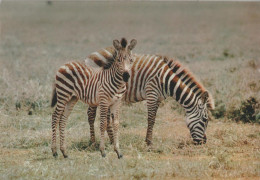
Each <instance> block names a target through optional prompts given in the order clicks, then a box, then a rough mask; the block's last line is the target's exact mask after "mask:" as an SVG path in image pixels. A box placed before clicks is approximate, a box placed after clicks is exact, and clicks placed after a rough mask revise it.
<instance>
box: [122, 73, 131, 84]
mask: <svg viewBox="0 0 260 180" xmlns="http://www.w3.org/2000/svg"><path fill="white" fill-rule="evenodd" d="M129 77H130V74H129V73H128V72H124V73H123V80H124V81H125V82H127V81H128V79H129Z"/></svg>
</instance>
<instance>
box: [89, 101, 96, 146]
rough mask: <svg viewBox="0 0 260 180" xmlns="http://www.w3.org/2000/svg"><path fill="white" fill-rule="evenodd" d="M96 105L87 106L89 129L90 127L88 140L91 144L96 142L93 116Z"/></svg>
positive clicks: (94, 115) (94, 116)
mask: <svg viewBox="0 0 260 180" xmlns="http://www.w3.org/2000/svg"><path fill="white" fill-rule="evenodd" d="M96 112H97V107H96V106H89V108H88V122H89V129H90V142H91V144H92V145H95V144H96V138H95V127H94V123H95V118H96Z"/></svg>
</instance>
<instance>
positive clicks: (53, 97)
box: [51, 87, 57, 107]
mask: <svg viewBox="0 0 260 180" xmlns="http://www.w3.org/2000/svg"><path fill="white" fill-rule="evenodd" d="M56 103H57V92H56V88H55V87H54V88H53V91H52V100H51V107H54V106H55V105H56Z"/></svg>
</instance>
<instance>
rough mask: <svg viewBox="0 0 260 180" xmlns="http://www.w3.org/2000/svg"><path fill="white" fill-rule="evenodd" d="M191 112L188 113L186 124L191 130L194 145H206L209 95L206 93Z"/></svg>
mask: <svg viewBox="0 0 260 180" xmlns="http://www.w3.org/2000/svg"><path fill="white" fill-rule="evenodd" d="M195 101H197V102H196V103H195V105H194V107H193V108H192V110H191V111H186V124H187V126H188V128H189V129H190V134H191V137H192V139H193V141H194V144H196V145H198V144H205V143H206V141H207V137H206V129H207V125H208V120H209V114H208V113H209V112H208V110H209V107H210V103H209V93H208V92H207V91H204V92H203V93H202V94H201V96H200V97H199V98H198V99H197V100H195Z"/></svg>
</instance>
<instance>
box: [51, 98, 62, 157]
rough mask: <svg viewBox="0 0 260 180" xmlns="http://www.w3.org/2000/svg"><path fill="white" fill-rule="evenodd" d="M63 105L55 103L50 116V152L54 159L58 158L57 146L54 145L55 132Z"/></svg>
mask: <svg viewBox="0 0 260 180" xmlns="http://www.w3.org/2000/svg"><path fill="white" fill-rule="evenodd" d="M64 108H65V107H64V105H63V104H62V103H60V102H59V101H58V102H57V106H56V107H55V110H54V112H53V114H52V123H51V126H52V143H51V144H52V145H51V150H52V154H53V156H54V157H57V156H58V153H57V145H56V130H57V125H58V123H59V121H60V116H61V114H62V113H63V111H64Z"/></svg>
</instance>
